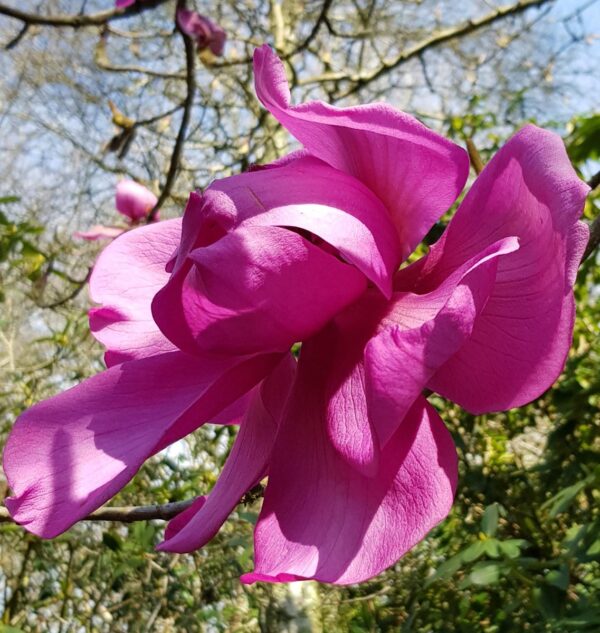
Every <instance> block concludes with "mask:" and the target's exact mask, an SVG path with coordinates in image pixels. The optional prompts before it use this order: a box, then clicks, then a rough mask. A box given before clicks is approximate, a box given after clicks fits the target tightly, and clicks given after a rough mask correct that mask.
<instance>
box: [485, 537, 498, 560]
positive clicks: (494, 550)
mask: <svg viewBox="0 0 600 633" xmlns="http://www.w3.org/2000/svg"><path fill="white" fill-rule="evenodd" d="M483 544H484V547H485V553H486V554H487V555H488V556H489V557H490V558H499V556H500V541H498V540H497V539H495V538H488V539H486V540H485V541H483Z"/></svg>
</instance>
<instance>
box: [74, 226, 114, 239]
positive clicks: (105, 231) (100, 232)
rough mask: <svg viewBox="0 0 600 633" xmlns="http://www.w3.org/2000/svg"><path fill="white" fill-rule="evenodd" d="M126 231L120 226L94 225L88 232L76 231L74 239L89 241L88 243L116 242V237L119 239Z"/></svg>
mask: <svg viewBox="0 0 600 633" xmlns="http://www.w3.org/2000/svg"><path fill="white" fill-rule="evenodd" d="M124 231H125V229H122V228H121V227H120V226H102V225H101V224H94V226H92V227H91V228H89V229H88V230H87V231H75V233H73V237H78V238H79V239H82V240H88V242H95V241H96V240H114V239H115V237H119V235H121V233H123V232H124Z"/></svg>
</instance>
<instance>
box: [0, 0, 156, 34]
mask: <svg viewBox="0 0 600 633" xmlns="http://www.w3.org/2000/svg"><path fill="white" fill-rule="evenodd" d="M165 2H167V0H145V2H140V1H139V0H138V2H136V3H135V4H133V5H131V6H130V7H127V8H126V9H110V10H108V11H100V12H98V13H90V14H88V15H85V14H84V15H54V16H52V15H37V14H35V13H27V12H26V11H21V10H20V9H14V8H12V7H7V6H6V5H4V4H0V15H6V16H8V17H9V18H14V19H15V20H21V22H24V23H25V24H29V25H32V24H38V25H40V26H67V27H70V28H73V29H77V28H81V27H84V26H101V25H102V24H106V23H107V22H110V21H111V20H119V19H121V18H127V17H130V16H132V15H136V14H138V13H141V12H142V11H147V10H148V9H154V8H155V7H157V6H159V5H161V4H164V3H165Z"/></svg>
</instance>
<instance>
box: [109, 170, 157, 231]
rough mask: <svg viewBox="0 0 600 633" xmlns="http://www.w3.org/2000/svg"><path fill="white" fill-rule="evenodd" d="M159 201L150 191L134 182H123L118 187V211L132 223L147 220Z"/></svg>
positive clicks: (116, 200) (116, 203)
mask: <svg viewBox="0 0 600 633" xmlns="http://www.w3.org/2000/svg"><path fill="white" fill-rule="evenodd" d="M157 200H158V199H157V197H156V196H155V195H154V194H153V193H152V192H151V191H150V190H149V189H146V187H144V186H143V185H140V184H139V183H137V182H135V181H134V180H127V179H126V180H121V181H120V182H119V184H118V185H117V191H116V194H115V206H116V208H117V211H118V212H119V213H121V214H122V215H124V216H125V217H127V218H129V219H130V220H131V221H132V222H138V221H139V220H141V219H143V218H145V217H146V216H147V215H148V213H149V212H150V210H151V209H152V208H153V207H154V205H155V204H156V202H157ZM157 219H158V218H157Z"/></svg>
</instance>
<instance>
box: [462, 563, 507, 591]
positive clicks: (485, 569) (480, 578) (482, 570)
mask: <svg viewBox="0 0 600 633" xmlns="http://www.w3.org/2000/svg"><path fill="white" fill-rule="evenodd" d="M501 572H502V566H501V565H500V564H499V563H496V562H494V561H484V562H481V563H477V564H476V565H475V567H473V571H472V572H471V573H470V574H469V577H468V580H469V581H470V584H473V585H493V584H495V583H497V582H498V581H499V580H500V576H501Z"/></svg>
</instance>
